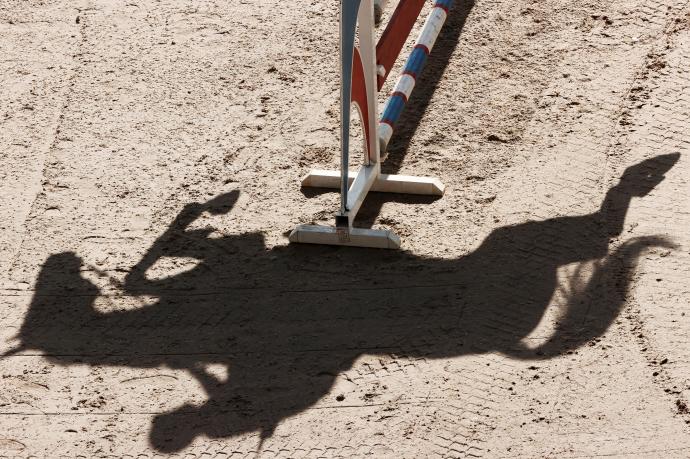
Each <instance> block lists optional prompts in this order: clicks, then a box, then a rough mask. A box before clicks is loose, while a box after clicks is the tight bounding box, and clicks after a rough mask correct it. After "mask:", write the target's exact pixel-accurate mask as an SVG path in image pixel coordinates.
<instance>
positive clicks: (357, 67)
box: [290, 0, 444, 249]
mask: <svg viewBox="0 0 690 459" xmlns="http://www.w3.org/2000/svg"><path fill="white" fill-rule="evenodd" d="M384 3H385V0H341V2H340V66H341V99H340V107H341V111H340V114H341V124H340V127H341V129H340V135H341V145H340V146H341V166H340V167H341V168H340V171H339V172H335V171H333V172H331V171H312V172H311V173H310V174H309V175H307V176H306V177H305V178H304V179H303V181H302V186H303V187H308V186H315V187H327V188H340V212H339V213H338V214H337V215H336V222H335V223H336V224H335V227H328V226H316V225H300V226H298V227H297V228H295V230H294V231H292V233H291V234H290V242H301V243H311V244H327V245H347V246H356V247H376V248H391V249H392V248H399V247H400V238H399V237H398V236H397V235H395V234H394V233H393V232H392V231H387V230H373V229H362V228H355V227H354V226H353V223H354V220H355V217H356V216H357V212H358V211H359V209H360V207H361V206H362V203H363V202H364V199H365V198H366V196H367V194H368V193H369V191H384V192H392V193H412V194H427V195H438V196H441V195H443V192H444V186H443V184H441V182H440V181H439V180H437V179H426V178H418V177H409V176H397V175H384V174H381V147H380V142H379V129H380V128H379V119H378V100H377V99H378V87H379V84H380V78H379V77H380V75H379V74H378V73H377V54H376V53H377V51H376V50H377V46H376V42H375V30H374V27H375V24H374V21H375V13H374V11H375V10H374V6H375V4H376V5H379V6H382V5H383V4H384ZM358 25H359V46H355V38H356V34H357V30H358V27H357V26H358ZM389 28H390V25H389ZM353 106H354V107H355V108H357V111H358V113H359V116H360V119H361V121H362V126H363V128H364V165H363V166H362V167H361V168H360V170H359V171H358V172H354V173H351V172H350V171H349V161H350V120H351V110H352V107H353Z"/></svg>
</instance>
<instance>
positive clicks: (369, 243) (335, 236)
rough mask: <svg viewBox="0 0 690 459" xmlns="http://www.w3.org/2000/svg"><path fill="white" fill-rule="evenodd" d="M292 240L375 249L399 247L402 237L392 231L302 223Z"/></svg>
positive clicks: (291, 235)
mask: <svg viewBox="0 0 690 459" xmlns="http://www.w3.org/2000/svg"><path fill="white" fill-rule="evenodd" d="M290 242H299V243H302V244H324V245H344V246H349V247H369V248H374V249H399V248H400V238H399V237H398V236H397V235H396V234H395V233H394V232H392V231H387V230H372V229H364V228H349V230H348V229H347V228H343V229H342V230H341V229H338V228H335V227H332V226H317V225H300V226H298V227H297V228H295V229H294V230H293V231H292V233H291V234H290Z"/></svg>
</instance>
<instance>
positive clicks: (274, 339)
mask: <svg viewBox="0 0 690 459" xmlns="http://www.w3.org/2000/svg"><path fill="white" fill-rule="evenodd" d="M679 157H680V155H679V154H670V155H663V156H658V157H656V158H653V159H651V160H647V161H645V162H642V163H640V164H637V165H635V166H633V167H630V168H628V169H627V170H626V172H625V174H624V175H623V176H622V177H621V180H620V182H619V184H618V185H616V186H615V187H613V188H611V189H610V190H609V191H608V193H607V194H606V197H605V199H604V201H603V203H602V205H601V208H600V209H599V210H598V211H597V212H594V213H592V214H588V215H581V216H568V217H558V218H552V219H548V220H543V221H531V222H527V223H524V224H520V225H515V226H506V227H502V228H498V229H496V230H494V231H493V232H492V233H491V234H490V235H489V236H488V237H487V238H486V239H485V240H484V242H483V243H482V245H481V246H480V247H479V248H478V249H477V250H475V251H474V252H472V253H470V254H468V255H466V256H463V257H461V258H458V259H450V260H447V259H433V258H420V257H416V256H414V255H412V254H408V253H403V252H388V251H376V250H364V249H347V248H331V247H318V246H299V247H295V246H288V247H279V248H274V249H271V250H266V249H265V246H264V241H263V237H262V236H261V234H258V233H256V234H255V233H249V234H242V235H232V236H224V237H220V238H214V237H211V235H212V230H210V229H190V226H191V225H192V224H193V223H194V222H195V221H196V220H197V219H199V218H200V217H201V216H202V215H204V214H205V213H208V214H225V213H227V212H229V210H230V209H231V208H232V206H233V205H234V203H235V201H236V199H237V197H238V194H239V193H238V192H232V193H229V194H226V195H221V196H219V197H217V198H215V199H214V200H212V201H210V202H208V203H205V204H189V205H187V206H186V207H185V208H184V210H183V211H182V212H181V213H180V214H179V215H178V216H177V218H176V219H175V221H174V222H173V223H172V224H171V225H170V227H169V228H168V229H167V230H166V232H165V233H164V234H163V235H162V236H161V237H159V238H158V239H157V240H156V242H155V243H154V244H153V246H152V247H151V248H150V250H149V251H148V252H147V253H146V254H145V255H144V257H143V258H142V260H141V261H140V262H139V263H138V264H137V265H136V266H134V267H133V268H132V270H131V271H130V272H129V273H128V275H127V276H126V279H125V281H124V283H123V284H122V285H120V288H121V289H123V290H124V291H125V292H126V293H127V294H129V295H148V296H153V297H156V298H158V301H157V302H156V303H154V304H151V305H148V306H143V307H141V308H140V309H137V310H129V311H115V312H107V313H103V312H99V311H97V310H96V309H95V308H94V302H95V301H96V299H97V298H98V297H99V295H100V292H99V289H98V288H97V287H96V286H95V285H93V284H92V283H91V282H90V281H88V280H86V279H84V278H83V277H82V276H81V274H80V270H81V269H83V268H82V262H81V259H80V258H79V257H78V256H77V255H75V254H74V253H71V252H66V253H60V254H56V255H52V256H51V257H49V259H48V260H47V261H46V263H45V264H44V266H43V267H42V270H41V273H40V275H39V277H38V280H37V284H36V293H35V296H34V298H33V300H32V303H31V306H30V309H29V311H28V313H27V315H26V317H25V320H24V323H23V325H22V327H21V330H20V333H19V336H18V339H20V340H21V344H20V345H19V346H18V347H17V348H16V349H14V350H13V351H10V352H9V353H8V354H13V353H17V352H21V351H23V350H27V349H36V350H40V351H42V352H43V353H44V355H45V356H46V358H48V359H50V360H51V361H54V362H55V363H57V364H60V365H72V364H76V363H80V364H84V363H86V364H90V365H121V366H128V367H136V368H143V367H163V366H166V367H171V368H177V369H185V370H187V371H189V372H190V373H191V374H193V375H194V376H195V377H196V378H197V379H198V381H199V382H200V383H201V384H202V385H203V387H204V388H205V391H206V392H207V394H208V401H207V402H206V403H204V404H203V405H201V406H198V407H196V406H192V405H188V404H184V405H182V406H180V407H179V408H178V409H176V410H174V411H172V412H169V413H163V414H159V415H156V416H155V417H154V419H153V425H152V429H151V433H150V441H151V444H152V445H153V446H154V447H155V448H157V449H158V450H160V451H164V452H174V451H180V450H182V449H183V448H185V447H186V446H187V445H189V444H190V443H191V442H192V441H193V440H194V439H195V438H196V437H197V436H200V435H206V436H208V437H212V438H225V437H231V436H235V435H239V434H241V433H245V432H254V431H260V432H261V435H262V438H266V437H268V436H270V435H271V433H272V432H273V430H274V429H275V427H276V426H277V425H278V424H279V423H280V422H281V421H282V420H284V419H286V418H288V417H290V416H293V415H295V414H297V413H300V412H302V411H304V410H306V409H309V408H310V407H312V406H314V405H315V404H316V403H317V402H318V401H319V400H320V399H322V398H323V397H324V396H326V395H327V394H328V393H329V392H330V390H331V388H332V386H333V384H334V382H335V379H336V377H337V375H338V374H340V373H342V372H344V371H347V370H348V369H349V368H350V367H351V366H352V365H353V363H354V362H355V361H356V359H357V358H359V357H360V356H362V355H364V354H369V355H371V354H382V355H389V354H395V355H399V356H410V357H415V356H422V357H424V358H428V359H432V358H433V359H440V358H450V357H457V356H462V355H468V354H482V353H486V352H500V353H503V354H505V355H507V356H510V357H513V358H518V359H547V358H550V357H554V356H558V355H561V354H563V353H566V352H569V351H573V350H575V349H577V348H578V347H580V346H582V345H584V344H585V343H587V342H589V341H591V340H592V339H594V338H596V337H599V336H601V335H602V334H603V333H605V331H606V330H607V329H608V327H609V326H610V325H611V323H612V322H613V321H614V320H615V319H616V317H617V316H618V314H619V313H620V312H621V310H622V308H623V307H624V304H625V295H626V293H627V290H628V287H629V284H630V280H631V276H632V274H633V273H632V271H633V270H634V267H635V263H636V260H637V259H638V257H639V256H640V255H641V253H643V251H645V250H646V249H648V248H650V247H673V245H672V244H671V243H670V242H669V241H667V240H665V239H663V238H660V237H653V236H652V237H643V238H636V239H632V240H628V241H626V242H623V243H622V244H620V245H618V246H616V248H615V249H612V250H610V247H609V243H610V239H611V238H612V237H616V236H618V235H620V234H621V232H622V230H623V224H624V220H625V215H626V212H627V210H628V206H629V204H630V201H631V199H632V198H633V197H636V196H637V197H642V196H645V195H646V194H647V193H649V192H650V191H651V190H652V189H653V188H654V187H655V186H656V185H657V184H658V183H660V182H661V181H662V180H663V178H664V174H665V173H666V172H667V171H668V170H669V169H670V168H671V167H673V165H674V164H675V163H676V162H677V161H678V159H679ZM609 252H611V253H609ZM164 257H191V258H194V259H196V260H198V261H199V263H198V264H197V265H196V266H195V267H194V268H192V269H191V270H188V271H186V272H182V273H179V274H176V275H173V276H171V277H167V278H156V279H151V278H150V274H149V273H150V272H151V271H154V270H152V268H153V267H154V266H155V265H156V263H159V262H160V260H161V259H162V258H164ZM586 261H595V263H594V268H593V272H592V274H591V276H590V277H589V279H588V280H587V281H586V282H584V283H582V285H575V286H574V288H573V290H574V291H575V292H576V293H574V294H573V295H572V296H571V297H570V298H569V301H568V304H567V307H566V308H565V310H564V311H563V312H562V314H561V316H560V320H559V321H558V325H557V327H556V328H555V330H554V332H553V335H552V337H551V339H549V340H548V341H547V342H545V343H544V344H542V345H540V346H539V347H537V348H528V347H527V346H525V345H524V338H525V337H527V336H528V335H529V334H530V333H531V332H532V331H533V330H534V329H535V327H536V326H537V325H538V324H539V322H540V321H541V319H542V317H543V315H544V313H545V311H546V309H547V307H548V306H549V304H550V302H551V299H552V297H553V295H554V292H555V291H556V289H557V288H558V282H557V270H558V268H559V267H561V266H563V265H567V264H570V263H574V262H586ZM208 364H222V365H224V366H225V367H226V368H227V369H228V374H229V376H228V378H227V380H222V379H219V378H218V377H216V376H214V375H213V374H211V373H209V372H207V371H206V369H205V368H206V365H208Z"/></svg>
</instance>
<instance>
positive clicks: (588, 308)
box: [505, 236, 677, 360]
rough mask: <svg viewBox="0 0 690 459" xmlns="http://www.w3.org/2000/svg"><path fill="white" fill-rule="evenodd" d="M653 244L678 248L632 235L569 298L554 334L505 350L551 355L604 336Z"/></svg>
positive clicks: (528, 355) (538, 356)
mask: <svg viewBox="0 0 690 459" xmlns="http://www.w3.org/2000/svg"><path fill="white" fill-rule="evenodd" d="M652 247H663V248H669V249H670V248H676V247H677V246H676V245H675V244H673V242H671V241H670V240H668V239H666V238H663V237H659V236H646V237H639V238H635V239H631V240H629V241H627V242H625V243H624V244H623V245H621V246H620V247H618V248H617V249H616V250H615V251H614V252H613V253H611V254H610V255H609V256H608V257H607V258H606V259H605V260H604V261H603V262H602V263H600V264H599V265H598V266H597V267H596V268H595V270H594V273H593V274H592V276H591V278H590V280H589V281H588V282H587V283H586V285H585V286H584V288H582V289H581V290H580V291H579V292H576V293H575V294H574V295H573V296H572V297H571V298H570V299H569V301H568V305H567V308H566V311H565V312H564V314H563V316H562V317H561V318H560V320H559V321H558V325H557V326H556V330H555V332H554V334H553V336H552V337H551V338H550V339H549V340H548V341H547V342H546V343H544V344H542V345H541V346H539V347H538V348H527V347H526V346H524V345H522V343H521V345H520V347H518V348H516V349H511V350H506V351H505V353H506V354H508V355H510V356H511V357H515V358H519V359H526V360H530V359H538V360H541V359H549V358H552V357H556V356H559V355H563V354H565V353H567V352H568V351H573V350H575V349H578V348H579V347H581V346H583V345H584V344H586V343H588V342H590V341H591V340H593V339H595V338H597V337H600V336H602V335H603V334H604V333H606V330H608V328H609V327H610V326H611V324H612V323H613V321H614V320H615V319H616V317H618V315H619V314H620V312H621V311H622V310H623V308H624V307H625V304H626V300H627V296H628V292H629V290H630V286H631V283H632V278H633V275H634V271H635V267H636V266H637V260H638V259H639V257H640V255H641V254H642V253H643V252H644V251H645V250H647V249H649V248H652Z"/></svg>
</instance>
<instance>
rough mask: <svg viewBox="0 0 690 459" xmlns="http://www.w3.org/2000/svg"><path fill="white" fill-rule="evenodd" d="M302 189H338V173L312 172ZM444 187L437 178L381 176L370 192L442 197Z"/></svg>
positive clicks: (307, 176)
mask: <svg viewBox="0 0 690 459" xmlns="http://www.w3.org/2000/svg"><path fill="white" fill-rule="evenodd" d="M356 177H357V172H350V174H349V181H350V183H349V185H352V182H354V180H355V178H356ZM302 186H303V187H314V188H340V172H339V171H325V170H314V171H311V172H310V173H309V174H307V175H306V176H305V177H304V178H303V179H302ZM445 189H446V187H445V186H444V185H443V183H441V181H440V180H439V179H437V178H426V177H413V176H410V175H388V174H381V175H379V176H378V177H376V179H375V181H374V183H373V185H372V186H371V191H381V192H384V193H404V194H421V195H427V196H443V193H444V192H445Z"/></svg>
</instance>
